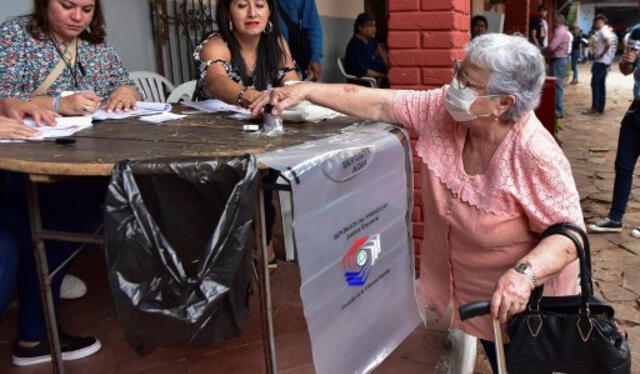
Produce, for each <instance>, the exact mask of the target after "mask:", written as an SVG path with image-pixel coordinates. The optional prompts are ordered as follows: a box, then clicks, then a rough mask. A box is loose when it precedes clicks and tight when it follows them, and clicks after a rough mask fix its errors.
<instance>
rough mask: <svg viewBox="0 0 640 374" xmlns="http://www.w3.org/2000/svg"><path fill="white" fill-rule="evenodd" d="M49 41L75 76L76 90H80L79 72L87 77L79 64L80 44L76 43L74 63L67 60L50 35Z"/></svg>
mask: <svg viewBox="0 0 640 374" xmlns="http://www.w3.org/2000/svg"><path fill="white" fill-rule="evenodd" d="M49 40H51V43H53V47H54V48H55V49H56V52H58V55H60V58H61V59H62V61H64V64H65V65H67V67H68V68H69V71H70V72H71V75H72V76H73V81H74V85H75V89H76V90H79V89H80V85H79V84H78V70H79V71H80V74H82V76H85V72H84V68H83V67H82V65H81V64H80V63H79V62H78V44H79V42H76V43H75V44H76V55H75V59H74V61H69V59H67V56H65V54H64V53H62V51H61V50H60V48H58V44H57V43H56V41H55V40H54V39H53V38H52V37H51V35H49ZM72 62H73V66H72Z"/></svg>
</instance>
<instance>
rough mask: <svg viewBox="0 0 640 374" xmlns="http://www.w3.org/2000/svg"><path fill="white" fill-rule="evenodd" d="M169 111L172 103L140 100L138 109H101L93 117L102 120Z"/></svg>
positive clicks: (137, 104)
mask: <svg viewBox="0 0 640 374" xmlns="http://www.w3.org/2000/svg"><path fill="white" fill-rule="evenodd" d="M169 111H171V104H167V103H148V102H145V101H138V102H137V103H136V109H134V110H127V111H123V112H107V111H105V110H102V109H99V110H97V111H96V112H95V113H93V115H92V117H93V119H95V120H98V121H102V120H105V119H123V118H129V117H137V116H148V115H152V114H159V113H162V112H169Z"/></svg>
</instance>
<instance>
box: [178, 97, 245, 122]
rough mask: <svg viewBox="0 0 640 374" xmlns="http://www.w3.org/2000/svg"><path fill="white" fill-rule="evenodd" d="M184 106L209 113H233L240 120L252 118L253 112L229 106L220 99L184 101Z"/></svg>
mask: <svg viewBox="0 0 640 374" xmlns="http://www.w3.org/2000/svg"><path fill="white" fill-rule="evenodd" d="M182 104H184V105H186V106H189V107H191V108H194V109H198V110H201V111H203V112H207V113H219V112H231V113H234V115H239V116H237V117H238V119H245V118H251V117H252V115H251V111H249V110H248V109H245V108H242V107H239V106H236V105H229V104H227V103H225V102H224V101H220V100H218V99H212V100H205V101H183V102H182Z"/></svg>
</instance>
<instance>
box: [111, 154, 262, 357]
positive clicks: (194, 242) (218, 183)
mask: <svg viewBox="0 0 640 374" xmlns="http://www.w3.org/2000/svg"><path fill="white" fill-rule="evenodd" d="M257 175H258V172H257V169H256V162H255V159H254V158H253V157H252V156H245V157H236V158H217V159H213V160H212V159H200V158H195V159H194V158H185V159H157V160H145V161H128V160H127V161H122V162H120V163H118V164H117V165H116V167H115V168H114V171H113V175H112V179H111V183H110V185H109V190H108V193H107V199H106V203H105V242H106V258H107V269H108V274H109V283H110V285H111V291H112V296H113V300H114V304H115V308H116V312H117V314H118V318H119V319H120V322H121V325H122V328H123V330H124V332H125V335H126V337H127V340H128V342H129V344H131V345H132V347H134V348H135V349H136V350H137V351H138V353H140V354H143V353H148V352H150V351H151V350H152V349H153V348H155V347H157V346H178V347H187V346H190V347H203V346H211V345H213V344H215V343H216V342H218V341H220V340H222V339H228V338H231V337H234V336H237V335H238V334H239V333H240V332H241V330H242V328H243V326H244V323H245V321H246V318H247V314H248V308H249V288H250V286H251V279H252V264H251V261H252V257H251V255H252V251H251V248H250V244H249V243H252V241H251V240H250V238H251V236H252V233H253V231H252V230H253V217H254V209H255V203H256V193H257V191H256V188H257V183H256V182H257Z"/></svg>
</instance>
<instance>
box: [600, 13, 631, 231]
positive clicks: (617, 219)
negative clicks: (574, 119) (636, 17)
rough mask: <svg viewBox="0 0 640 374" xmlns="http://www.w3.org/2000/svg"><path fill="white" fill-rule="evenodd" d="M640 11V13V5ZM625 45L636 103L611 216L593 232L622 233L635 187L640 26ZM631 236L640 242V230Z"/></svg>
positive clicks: (621, 149) (625, 132) (621, 139)
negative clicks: (626, 212) (630, 197)
mask: <svg viewBox="0 0 640 374" xmlns="http://www.w3.org/2000/svg"><path fill="white" fill-rule="evenodd" d="M638 7H639V9H640V1H638ZM624 41H625V47H626V48H625V50H624V54H623V55H622V58H621V59H620V63H619V64H618V66H619V67H620V72H621V73H622V74H624V75H630V74H633V80H634V86H633V102H632V103H631V106H630V107H629V109H628V110H627V113H626V114H625V116H624V118H623V119H622V125H621V126H620V134H619V135H618V149H617V151H616V163H615V168H616V178H615V181H614V182H613V199H612V202H611V208H610V210H609V215H608V216H607V217H605V218H604V219H602V220H601V221H600V222H598V223H596V224H592V225H589V230H590V231H591V232H620V231H622V226H623V225H622V219H623V217H624V213H625V211H626V208H627V203H628V201H629V194H630V193H631V187H632V185H633V172H634V169H635V166H636V163H637V161H638V156H640V59H638V51H639V50H640V23H639V24H637V25H635V26H634V27H633V28H632V29H631V32H629V34H627V35H626V36H625V38H624ZM631 236H633V237H634V238H640V227H636V228H634V229H633V230H631Z"/></svg>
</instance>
